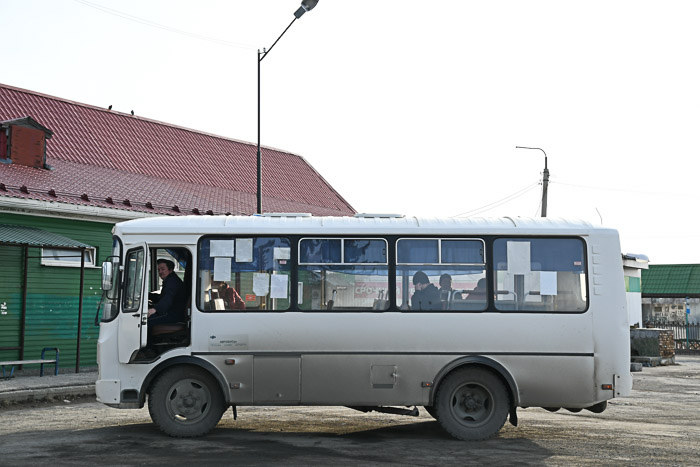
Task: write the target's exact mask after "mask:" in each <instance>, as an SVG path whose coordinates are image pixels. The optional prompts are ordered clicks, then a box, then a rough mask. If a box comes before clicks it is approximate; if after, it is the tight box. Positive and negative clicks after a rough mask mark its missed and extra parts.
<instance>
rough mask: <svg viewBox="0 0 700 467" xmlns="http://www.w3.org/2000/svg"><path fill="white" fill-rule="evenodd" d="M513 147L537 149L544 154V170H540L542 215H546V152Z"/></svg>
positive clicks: (547, 181)
mask: <svg viewBox="0 0 700 467" xmlns="http://www.w3.org/2000/svg"><path fill="white" fill-rule="evenodd" d="M515 149H537V150H539V151H542V154H544V172H542V217H547V186H548V185H549V169H548V168H547V153H546V152H544V149H542V148H529V147H525V146H515Z"/></svg>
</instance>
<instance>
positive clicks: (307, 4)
mask: <svg viewBox="0 0 700 467" xmlns="http://www.w3.org/2000/svg"><path fill="white" fill-rule="evenodd" d="M317 3H318V0H302V2H301V6H300V7H299V9H298V10H297V11H295V12H294V16H295V17H296V18H297V19H299V18H301V16H302V15H303V14H304V13H306V12H307V11H311V10H313V9H314V7H315V6H316V4H317Z"/></svg>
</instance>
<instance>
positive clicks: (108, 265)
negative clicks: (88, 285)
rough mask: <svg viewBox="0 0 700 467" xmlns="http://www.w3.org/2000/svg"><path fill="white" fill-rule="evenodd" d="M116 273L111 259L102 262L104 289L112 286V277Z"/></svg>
mask: <svg viewBox="0 0 700 467" xmlns="http://www.w3.org/2000/svg"><path fill="white" fill-rule="evenodd" d="M113 274H114V264H113V263H112V262H111V261H105V262H104V263H102V290H109V289H111V288H112V279H113Z"/></svg>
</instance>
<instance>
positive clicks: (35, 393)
mask: <svg viewBox="0 0 700 467" xmlns="http://www.w3.org/2000/svg"><path fill="white" fill-rule="evenodd" d="M94 395H95V385H94V384H88V385H83V386H68V387H58V388H42V389H24V390H19V391H12V392H6V393H0V405H6V404H8V403H18V402H33V401H46V400H52V399H60V398H64V397H69V396H72V397H76V396H94Z"/></svg>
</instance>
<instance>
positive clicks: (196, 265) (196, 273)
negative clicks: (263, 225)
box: [192, 232, 300, 315]
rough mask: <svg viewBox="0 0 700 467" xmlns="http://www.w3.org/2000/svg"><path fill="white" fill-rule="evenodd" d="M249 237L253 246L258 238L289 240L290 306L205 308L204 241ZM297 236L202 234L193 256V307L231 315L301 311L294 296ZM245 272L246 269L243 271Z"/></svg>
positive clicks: (249, 233) (242, 295)
mask: <svg viewBox="0 0 700 467" xmlns="http://www.w3.org/2000/svg"><path fill="white" fill-rule="evenodd" d="M247 238H250V239H252V240H253V246H255V240H256V239H264V238H268V239H269V238H273V239H281V240H286V241H287V242H288V245H289V246H288V248H289V250H290V254H289V255H290V256H289V259H288V260H286V261H288V263H287V266H288V267H289V269H288V271H286V272H288V274H286V276H287V277H288V280H289V283H288V284H287V285H288V291H287V293H288V298H287V300H288V301H289V306H288V307H287V308H286V309H280V310H273V309H260V308H248V306H247V304H246V308H245V309H226V310H207V309H205V308H203V304H202V303H200V297H201V296H202V293H203V291H202V290H201V288H202V284H201V280H200V279H201V277H200V271H201V269H200V261H201V258H202V255H201V250H202V243H203V242H204V241H205V240H210V241H211V240H222V239H226V240H234V241H235V240H236V239H247ZM295 238H296V236H295V235H293V234H256V233H251V232H247V233H231V234H228V233H227V234H221V233H216V234H206V235H201V236H200V237H199V238H198V239H197V246H196V250H195V255H196V256H193V257H192V265H193V266H192V267H193V269H192V278H193V280H194V281H195V284H196V285H195V292H194V293H195V294H196V296H193V297H192V306H193V309H194V308H196V309H197V310H198V311H200V312H201V313H212V314H221V315H229V314H232V313H266V314H269V313H289V312H293V311H300V310H297V309H296V305H295V303H294V301H293V297H294V300H296V277H297V269H296V266H297V263H296V259H297V256H298V254H297V252H296V251H294V247H295V242H294V239H295ZM210 258H211V256H210ZM233 263H234V262H232V264H233ZM232 272H233V271H232ZM238 272H239V273H240V272H241V271H238ZM243 272H245V271H243ZM224 282H228V281H224ZM236 292H238V293H239V295H240V296H241V299H243V301H244V303H245V301H246V300H245V295H244V294H241V293H240V291H239V290H236ZM271 300H273V299H271Z"/></svg>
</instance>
